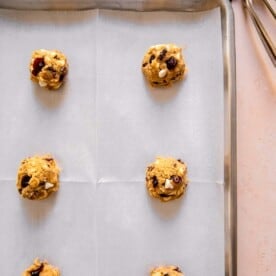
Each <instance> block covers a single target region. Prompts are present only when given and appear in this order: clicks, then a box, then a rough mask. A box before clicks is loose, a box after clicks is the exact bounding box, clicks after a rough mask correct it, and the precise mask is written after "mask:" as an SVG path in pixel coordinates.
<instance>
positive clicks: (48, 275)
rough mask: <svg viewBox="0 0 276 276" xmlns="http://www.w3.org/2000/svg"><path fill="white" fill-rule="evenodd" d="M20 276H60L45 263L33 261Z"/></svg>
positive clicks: (54, 268)
mask: <svg viewBox="0 0 276 276" xmlns="http://www.w3.org/2000/svg"><path fill="white" fill-rule="evenodd" d="M22 276H60V272H59V270H58V268H56V267H53V266H51V265H50V264H48V262H47V261H44V262H41V261H40V260H39V259H35V260H34V263H33V264H32V265H31V266H30V267H29V268H28V269H26V270H25V271H24V272H23V273H22Z"/></svg>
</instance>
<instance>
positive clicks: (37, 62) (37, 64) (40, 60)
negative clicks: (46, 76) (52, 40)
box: [32, 58, 45, 76]
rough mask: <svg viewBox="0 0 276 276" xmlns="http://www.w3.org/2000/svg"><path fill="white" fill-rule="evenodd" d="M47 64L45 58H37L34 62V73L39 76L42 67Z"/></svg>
mask: <svg viewBox="0 0 276 276" xmlns="http://www.w3.org/2000/svg"><path fill="white" fill-rule="evenodd" d="M44 66H45V62H44V58H36V59H35V60H34V63H33V71H32V74H33V75H34V76H37V74H38V73H39V72H40V71H41V69H42V68H43V67H44Z"/></svg>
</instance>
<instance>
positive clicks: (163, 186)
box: [146, 157, 188, 202]
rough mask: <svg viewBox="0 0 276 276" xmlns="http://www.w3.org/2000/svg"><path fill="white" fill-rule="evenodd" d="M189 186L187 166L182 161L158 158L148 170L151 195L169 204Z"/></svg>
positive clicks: (147, 177) (147, 182) (148, 187)
mask: <svg viewBox="0 0 276 276" xmlns="http://www.w3.org/2000/svg"><path fill="white" fill-rule="evenodd" d="M187 185H188V177H187V166H186V164H185V163H183V162H182V161H181V160H180V159H178V160H176V159H174V158H171V157H157V159H156V161H155V162H154V163H152V164H150V165H149V166H148V167H147V170H146V186H147V189H148V192H149V194H150V195H151V196H152V197H156V198H158V199H160V200H161V201H164V202H167V201H170V200H173V199H176V198H179V197H180V196H181V195H183V193H184V192H185V190H186V187H187Z"/></svg>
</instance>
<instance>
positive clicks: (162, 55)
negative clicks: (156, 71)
mask: <svg viewBox="0 0 276 276" xmlns="http://www.w3.org/2000/svg"><path fill="white" fill-rule="evenodd" d="M167 52H168V51H167V49H163V50H162V51H161V53H160V55H159V56H158V59H159V60H162V59H163V58H164V57H165V55H166V53H167Z"/></svg>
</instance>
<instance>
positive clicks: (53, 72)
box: [29, 49, 68, 89]
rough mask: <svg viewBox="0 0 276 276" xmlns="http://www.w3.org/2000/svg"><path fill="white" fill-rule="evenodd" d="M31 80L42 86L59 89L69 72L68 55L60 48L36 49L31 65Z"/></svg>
mask: <svg viewBox="0 0 276 276" xmlns="http://www.w3.org/2000/svg"><path fill="white" fill-rule="evenodd" d="M29 69H30V72H31V80H33V81H35V82H38V84H39V85H40V86H41V87H46V88H48V89H58V88H59V87H60V86H61V85H62V83H63V81H64V78H65V76H66V74H67V72H68V63H67V59H66V56H65V55H64V54H63V53H62V52H60V51H58V50H52V51H49V50H44V49H41V50H36V51H34V52H33V53H32V59H31V63H30V66H29Z"/></svg>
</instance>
